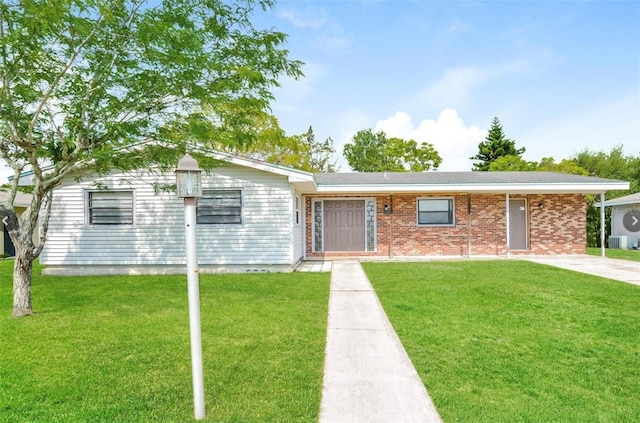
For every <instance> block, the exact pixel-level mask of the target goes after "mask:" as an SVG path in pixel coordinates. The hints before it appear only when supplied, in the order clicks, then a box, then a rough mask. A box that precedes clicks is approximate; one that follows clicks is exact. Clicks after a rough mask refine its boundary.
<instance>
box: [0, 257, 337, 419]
mask: <svg viewBox="0 0 640 423" xmlns="http://www.w3.org/2000/svg"><path fill="white" fill-rule="evenodd" d="M11 266H12V262H11V261H0V421H6V422H89V421H93V422H102V421H104V422H107V421H108V422H151V421H154V422H156V421H157V422H160V421H162V422H184V421H193V396H192V385H191V356H190V347H189V319H188V308H187V290H186V277H184V276H137V277H132V276H109V277H52V276H49V277H42V276H35V277H34V281H33V301H34V309H35V310H36V312H37V313H38V315H37V316H35V317H28V318H20V319H15V318H11V317H9V316H10V315H11V280H10V274H11ZM200 293H201V309H202V337H203V361H204V369H205V374H204V381H205V397H206V398H205V399H206V408H207V421H211V422H214V421H215V422H276V421H277V422H314V421H317V418H318V412H319V404H320V395H321V385H322V366H323V359H324V346H325V339H326V338H325V335H326V322H327V303H328V294H329V274H327V273H325V274H317V273H316V274H313V273H292V274H261V275H244V274H243V275H223V276H222V275H219V276H216V275H202V276H201V277H200Z"/></svg>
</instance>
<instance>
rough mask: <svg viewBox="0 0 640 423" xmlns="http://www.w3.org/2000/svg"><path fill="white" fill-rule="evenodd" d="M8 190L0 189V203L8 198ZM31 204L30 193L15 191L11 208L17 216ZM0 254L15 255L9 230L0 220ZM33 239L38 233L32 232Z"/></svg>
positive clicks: (35, 238) (36, 238)
mask: <svg viewBox="0 0 640 423" xmlns="http://www.w3.org/2000/svg"><path fill="white" fill-rule="evenodd" d="M9 194H10V193H9V190H8V189H0V203H6V202H7V200H8V199H9ZM30 205H31V194H26V193H24V192H17V193H16V198H15V199H14V201H13V208H14V210H15V211H16V214H17V215H18V216H21V215H22V213H24V212H25V210H27V207H29V206H30ZM0 232H2V233H1V234H0V256H5V257H13V256H15V255H16V248H15V245H13V241H11V238H10V237H9V232H7V230H6V229H5V227H4V224H3V223H1V222H0ZM33 240H34V242H36V241H37V240H38V234H37V233H35V234H33Z"/></svg>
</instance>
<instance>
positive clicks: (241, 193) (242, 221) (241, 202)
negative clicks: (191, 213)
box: [196, 187, 245, 226]
mask: <svg viewBox="0 0 640 423" xmlns="http://www.w3.org/2000/svg"><path fill="white" fill-rule="evenodd" d="M215 191H218V192H219V191H238V192H240V222H219V223H209V222H207V223H203V222H198V221H197V219H198V218H197V213H198V211H197V209H198V208H199V207H201V206H199V205H198V206H196V223H197V225H202V226H242V225H243V224H244V208H245V203H244V190H243V189H242V188H233V187H229V188H202V197H201V198H200V199H198V203H199V202H200V200H202V199H204V198H206V196H207V193H209V192H215Z"/></svg>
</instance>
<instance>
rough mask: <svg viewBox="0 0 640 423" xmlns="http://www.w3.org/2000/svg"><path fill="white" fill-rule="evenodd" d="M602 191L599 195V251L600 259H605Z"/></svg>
mask: <svg viewBox="0 0 640 423" xmlns="http://www.w3.org/2000/svg"><path fill="white" fill-rule="evenodd" d="M604 235H605V233H604V191H602V192H601V193H600V251H601V254H602V257H605V252H604Z"/></svg>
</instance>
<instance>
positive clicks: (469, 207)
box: [467, 193, 471, 258]
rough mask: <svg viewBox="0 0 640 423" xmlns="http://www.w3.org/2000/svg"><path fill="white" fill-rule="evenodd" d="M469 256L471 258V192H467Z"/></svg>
mask: <svg viewBox="0 0 640 423" xmlns="http://www.w3.org/2000/svg"><path fill="white" fill-rule="evenodd" d="M467 258H471V194H469V193H467Z"/></svg>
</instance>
